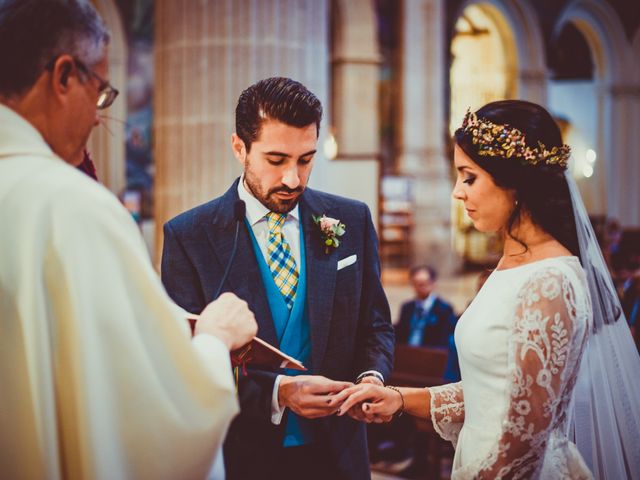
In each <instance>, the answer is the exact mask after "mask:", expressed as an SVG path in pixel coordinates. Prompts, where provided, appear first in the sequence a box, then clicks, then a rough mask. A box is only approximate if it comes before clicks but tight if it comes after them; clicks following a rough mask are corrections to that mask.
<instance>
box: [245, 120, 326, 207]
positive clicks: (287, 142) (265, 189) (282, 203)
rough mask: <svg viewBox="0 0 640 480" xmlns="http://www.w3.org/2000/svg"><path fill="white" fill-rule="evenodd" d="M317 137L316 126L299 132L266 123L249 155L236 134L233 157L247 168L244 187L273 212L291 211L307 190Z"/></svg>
mask: <svg viewBox="0 0 640 480" xmlns="http://www.w3.org/2000/svg"><path fill="white" fill-rule="evenodd" d="M317 143H318V134H317V128H316V125H315V123H312V124H311V125H308V126H306V127H302V128H297V127H292V126H290V125H287V124H285V123H282V122H279V121H277V120H267V121H265V122H264V123H263V124H262V128H261V129H260V134H259V135H258V138H256V140H255V141H254V142H253V143H252V144H251V151H249V152H247V151H246V148H245V145H244V142H243V141H242V140H241V139H240V138H239V137H238V136H237V135H236V134H234V135H233V137H232V148H233V152H234V155H235V156H236V158H237V159H238V161H239V162H240V163H241V164H242V165H243V167H244V181H245V187H246V188H247V189H248V190H249V191H250V192H251V193H252V194H253V196H254V197H256V198H257V199H258V200H259V201H260V202H261V203H262V204H263V205H264V206H265V207H267V208H268V209H269V210H271V211H272V212H276V213H287V212H289V211H290V210H292V209H293V208H294V207H295V206H296V204H297V203H298V200H299V199H300V195H302V192H303V191H304V189H305V188H306V186H307V182H308V180H309V176H310V175H311V169H312V168H313V158H314V155H315V153H316V145H317Z"/></svg>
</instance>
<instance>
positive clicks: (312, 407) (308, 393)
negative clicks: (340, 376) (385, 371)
mask: <svg viewBox="0 0 640 480" xmlns="http://www.w3.org/2000/svg"><path fill="white" fill-rule="evenodd" d="M352 385H353V384H352V383H351V382H337V381H334V380H329V379H328V378H326V377H322V376H319V375H298V376H295V377H287V376H283V377H282V379H281V380H280V385H279V387H278V402H279V403H280V407H287V408H289V409H291V410H292V411H293V412H294V413H296V414H297V415H300V416H301V417H305V418H320V417H326V416H329V415H333V414H334V413H336V411H337V410H338V408H339V407H340V405H337V404H334V403H332V402H331V399H332V398H333V396H334V395H336V394H337V393H338V392H340V391H342V390H344V389H345V388H348V387H350V386H352Z"/></svg>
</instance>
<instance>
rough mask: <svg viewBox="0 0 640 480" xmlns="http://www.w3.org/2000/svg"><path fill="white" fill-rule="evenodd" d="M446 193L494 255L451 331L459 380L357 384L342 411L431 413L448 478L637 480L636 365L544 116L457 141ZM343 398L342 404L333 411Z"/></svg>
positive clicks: (516, 111) (476, 126) (484, 115)
mask: <svg viewBox="0 0 640 480" xmlns="http://www.w3.org/2000/svg"><path fill="white" fill-rule="evenodd" d="M455 141H456V146H455V155H454V162H455V168H456V171H457V181H456V184H455V187H454V190H453V197H454V198H455V199H456V200H460V201H462V202H463V203H464V207H465V209H466V211H467V213H468V215H469V217H470V218H471V220H472V221H473V223H474V226H475V227H476V229H478V230H480V231H483V232H494V231H499V232H501V233H502V235H503V237H504V249H503V254H502V257H501V259H500V261H499V263H498V265H497V268H496V269H495V270H494V271H493V273H492V274H491V276H490V277H489V279H488V280H487V282H486V283H485V284H484V286H483V287H482V289H481V290H480V292H479V293H478V294H477V296H476V298H475V299H474V300H473V302H472V303H471V305H470V306H469V307H468V308H467V310H466V311H465V312H464V314H463V315H462V317H461V318H460V320H459V321H458V325H457V327H456V332H455V340H456V345H457V348H458V355H459V361H460V370H461V373H462V381H461V382H459V383H455V384H449V385H443V386H438V387H430V388H396V387H386V388H385V387H378V386H375V385H370V384H367V385H362V384H361V385H356V386H353V387H351V388H349V389H346V390H344V391H343V392H341V393H339V394H337V395H336V396H335V397H334V399H333V400H332V402H333V403H334V405H336V406H338V405H340V409H339V411H338V414H339V415H344V414H346V413H352V414H353V411H354V409H360V410H361V412H362V414H364V416H365V417H366V420H367V421H368V422H377V423H380V422H386V421H390V420H391V419H392V417H393V416H396V415H398V414H401V413H402V412H406V413H409V414H411V415H416V416H419V417H423V418H431V419H432V421H433V425H434V427H435V429H436V431H437V432H438V433H439V434H440V435H441V436H442V437H443V438H445V439H447V440H450V441H451V442H452V443H453V445H454V446H455V448H456V452H455V458H454V462H453V469H452V478H454V479H467V478H492V479H493V478H541V479H560V478H563V479H565V478H571V479H589V478H593V477H594V475H595V477H596V478H607V479H624V478H639V475H640V382H639V381H638V379H637V378H636V376H637V372H638V371H640V359H639V358H638V354H637V351H636V350H635V346H634V345H633V342H632V340H631V336H630V334H629V330H628V327H627V325H626V322H625V321H624V316H623V315H622V313H621V309H620V308H619V303H618V301H617V297H616V295H615V291H614V290H613V287H612V285H611V281H610V278H609V276H608V273H607V270H606V266H605V265H604V262H603V260H602V256H601V254H600V251H599V249H598V247H597V243H596V241H595V236H594V235H593V230H592V229H591V227H590V224H589V220H588V217H587V214H586V211H585V210H584V206H583V205H582V202H581V200H580V197H579V194H578V193H577V189H576V187H575V185H574V184H573V180H571V178H570V176H569V175H568V174H567V173H566V168H567V162H568V159H569V155H570V149H569V147H568V146H566V145H563V143H562V138H561V135H560V131H559V129H558V127H557V125H556V123H555V122H554V120H553V118H552V117H551V115H549V113H548V112H547V111H546V110H545V109H543V108H542V107H540V106H539V105H536V104H533V103H529V102H524V101H515V100H507V101H500V102H493V103H490V104H488V105H485V106H484V107H482V108H481V109H480V110H478V111H477V112H476V113H471V112H469V113H467V115H466V117H465V119H464V122H463V124H462V127H461V128H459V129H458V130H457V131H456V134H455ZM343 402H344V403H343Z"/></svg>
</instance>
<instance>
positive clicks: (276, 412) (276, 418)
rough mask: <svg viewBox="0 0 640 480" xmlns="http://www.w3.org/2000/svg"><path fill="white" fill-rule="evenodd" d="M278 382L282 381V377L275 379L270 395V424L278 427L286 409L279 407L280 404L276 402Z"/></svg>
mask: <svg viewBox="0 0 640 480" xmlns="http://www.w3.org/2000/svg"><path fill="white" fill-rule="evenodd" d="M280 380H282V375H278V376H277V377H276V381H275V382H273V393H272V394H271V423H273V424H274V425H280V422H281V421H282V416H283V415H284V411H285V409H286V408H287V407H280V402H278V389H279V388H280Z"/></svg>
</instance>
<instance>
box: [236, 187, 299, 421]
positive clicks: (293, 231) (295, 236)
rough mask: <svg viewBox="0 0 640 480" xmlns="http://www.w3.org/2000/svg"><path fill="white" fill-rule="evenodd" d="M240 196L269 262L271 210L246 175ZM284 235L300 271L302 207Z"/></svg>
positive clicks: (274, 401)
mask: <svg viewBox="0 0 640 480" xmlns="http://www.w3.org/2000/svg"><path fill="white" fill-rule="evenodd" d="M238 196H239V197H240V200H242V201H244V203H245V205H246V217H247V221H248V222H249V225H251V230H253V235H254V236H255V237H256V241H257V242H258V246H259V247H260V251H261V252H262V256H263V257H264V260H265V262H267V264H268V263H269V254H268V252H267V245H268V242H269V225H268V223H267V219H266V218H265V215H266V214H267V213H269V212H270V210H269V209H268V208H267V207H265V206H264V205H263V204H262V203H261V202H260V200H258V199H257V198H256V197H254V196H253V194H252V193H251V192H249V191H248V190H247V188H246V187H245V186H244V175H243V176H242V177H241V178H240V182H239V183H238ZM282 236H283V237H284V239H285V240H286V241H287V243H288V244H289V247H290V248H291V254H292V255H293V258H294V259H295V261H296V265H297V266H298V271H299V270H300V208H299V206H298V205H296V206H295V208H294V209H293V210H291V211H290V212H289V213H288V214H287V218H286V219H285V221H284V225H283V226H282ZM281 379H282V375H278V376H277V377H276V381H275V382H274V383H273V393H272V395H271V422H272V423H273V424H274V425H280V422H281V421H282V416H283V415H284V411H285V408H284V407H282V408H281V407H280V402H279V401H278V389H279V388H280V380H281Z"/></svg>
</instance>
